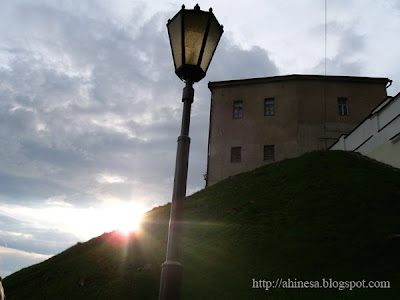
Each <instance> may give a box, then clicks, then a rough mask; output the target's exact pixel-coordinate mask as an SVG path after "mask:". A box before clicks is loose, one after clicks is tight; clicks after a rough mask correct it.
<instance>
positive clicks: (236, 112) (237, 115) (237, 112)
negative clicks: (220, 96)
mask: <svg viewBox="0 0 400 300" xmlns="http://www.w3.org/2000/svg"><path fill="white" fill-rule="evenodd" d="M239 104H240V106H237V105H239ZM232 117H233V118H234V119H241V118H243V100H234V101H233V112H232Z"/></svg>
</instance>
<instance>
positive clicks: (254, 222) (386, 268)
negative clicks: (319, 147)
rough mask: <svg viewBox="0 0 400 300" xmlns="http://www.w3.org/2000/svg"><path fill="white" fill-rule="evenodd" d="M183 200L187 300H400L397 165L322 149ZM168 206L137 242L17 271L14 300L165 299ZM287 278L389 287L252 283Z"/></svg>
mask: <svg viewBox="0 0 400 300" xmlns="http://www.w3.org/2000/svg"><path fill="white" fill-rule="evenodd" d="M185 205H186V206H185V220H186V224H185V232H184V237H183V245H182V247H183V264H184V275H183V276H184V278H183V286H182V299H399V295H400V271H399V270H400V256H399V253H400V217H399V216H400V172H399V171H398V170H394V169H392V168H390V167H387V166H385V165H382V164H379V163H376V162H374V161H372V160H369V159H365V158H363V157H361V156H359V155H355V154H352V153H346V152H340V151H317V152H312V153H308V154H306V155H303V156H301V157H299V158H295V159H290V160H286V161H283V162H279V163H275V164H271V165H268V166H265V167H262V168H259V169H256V170H254V171H251V172H247V173H243V174H240V175H237V176H234V177H230V178H228V179H226V180H224V181H222V182H220V183H218V184H216V185H214V186H212V187H210V188H207V189H205V190H202V191H200V192H198V193H196V194H194V195H192V196H190V197H187V200H186V204H185ZM169 208H170V205H165V206H162V207H158V208H155V209H153V210H151V211H150V212H148V213H147V214H146V216H145V220H144V222H143V225H142V229H141V231H139V232H138V233H136V234H135V235H131V236H130V237H124V236H121V235H119V234H118V233H116V232H113V233H107V234H103V235H102V236H100V237H97V238H94V239H92V240H90V241H88V242H86V243H79V244H77V245H75V246H73V247H71V248H70V249H68V250H66V251H64V252H62V253H60V254H59V255H56V256H54V257H52V258H50V259H49V260H47V261H45V262H43V263H40V264H37V265H34V266H32V267H29V268H26V269H23V270H21V271H19V272H17V273H14V274H12V275H10V276H9V277H7V278H5V280H4V287H5V290H6V294H7V297H8V298H7V299H8V300H20V299H86V300H87V299H100V300H101V299H143V300H144V299H157V295H158V288H159V279H160V267H161V264H162V263H163V262H164V260H165V249H166V240H167V227H168V219H169ZM279 278H282V280H283V281H286V282H287V279H288V278H290V279H291V280H292V282H294V281H297V282H298V284H299V282H300V281H306V280H308V281H317V280H318V281H319V283H320V284H322V280H323V279H325V280H329V278H332V280H336V281H339V280H342V281H343V280H357V281H361V280H366V281H367V282H368V281H369V280H373V281H390V285H391V288H390V289H355V290H352V291H349V290H348V289H347V290H346V289H345V290H338V289H334V288H331V289H315V288H314V289H283V288H280V289H272V288H271V289H269V290H265V289H264V288H260V289H256V288H252V286H253V285H254V284H255V283H254V281H257V282H258V283H259V280H279ZM253 279H254V280H253ZM282 283H283V282H282Z"/></svg>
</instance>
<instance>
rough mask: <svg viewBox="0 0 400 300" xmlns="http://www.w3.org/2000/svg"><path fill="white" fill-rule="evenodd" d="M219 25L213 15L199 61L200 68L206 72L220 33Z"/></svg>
mask: <svg viewBox="0 0 400 300" xmlns="http://www.w3.org/2000/svg"><path fill="white" fill-rule="evenodd" d="M222 32H223V30H222V28H221V25H219V24H218V21H217V20H216V19H215V17H213V18H212V19H211V24H210V30H209V32H208V37H207V41H206V45H205V48H204V54H203V59H202V61H201V63H200V68H201V69H202V70H203V71H204V72H207V69H208V66H209V64H210V62H211V59H212V57H213V55H214V52H215V49H216V48H217V44H218V41H219V39H220V38H221V35H222Z"/></svg>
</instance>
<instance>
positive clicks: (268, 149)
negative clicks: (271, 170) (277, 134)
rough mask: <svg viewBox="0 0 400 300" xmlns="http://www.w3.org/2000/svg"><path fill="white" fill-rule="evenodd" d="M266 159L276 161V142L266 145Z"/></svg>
mask: <svg viewBox="0 0 400 300" xmlns="http://www.w3.org/2000/svg"><path fill="white" fill-rule="evenodd" d="M271 149H272V155H271ZM264 161H275V144H268V145H264Z"/></svg>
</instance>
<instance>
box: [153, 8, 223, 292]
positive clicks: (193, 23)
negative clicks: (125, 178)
mask: <svg viewBox="0 0 400 300" xmlns="http://www.w3.org/2000/svg"><path fill="white" fill-rule="evenodd" d="M167 28H168V35H169V41H170V44H171V50H172V56H173V59H174V65H175V73H176V75H177V76H178V77H179V78H180V79H181V80H183V81H184V82H185V84H186V85H185V87H184V89H183V95H182V102H183V114H182V125H181V135H180V136H179V137H178V148H177V152H176V164H175V178H174V189H173V194H172V202H171V214H170V220H169V229H168V245H167V258H166V261H165V262H164V263H163V265H162V268H161V280H160V294H159V300H178V299H180V285H181V279H182V264H181V262H180V261H181V246H180V244H181V236H182V225H183V209H184V200H185V196H186V182H187V170H188V162H189V146H190V138H189V125H190V109H191V105H192V102H193V96H194V89H193V83H195V82H198V81H200V80H201V79H202V78H204V76H205V75H206V72H207V69H208V66H209V65H210V62H211V59H212V57H213V55H214V52H215V49H216V48H217V45H218V42H219V39H220V38H221V35H222V33H223V27H222V26H221V25H220V24H219V22H218V20H217V19H216V18H215V16H214V14H213V13H212V9H211V8H210V10H209V11H208V12H206V11H202V10H200V7H199V5H198V4H196V6H195V7H194V9H191V10H189V9H185V6H184V5H182V9H181V10H180V11H179V12H178V13H177V14H176V15H175V16H174V17H173V18H172V19H171V20H168V23H167Z"/></svg>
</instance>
